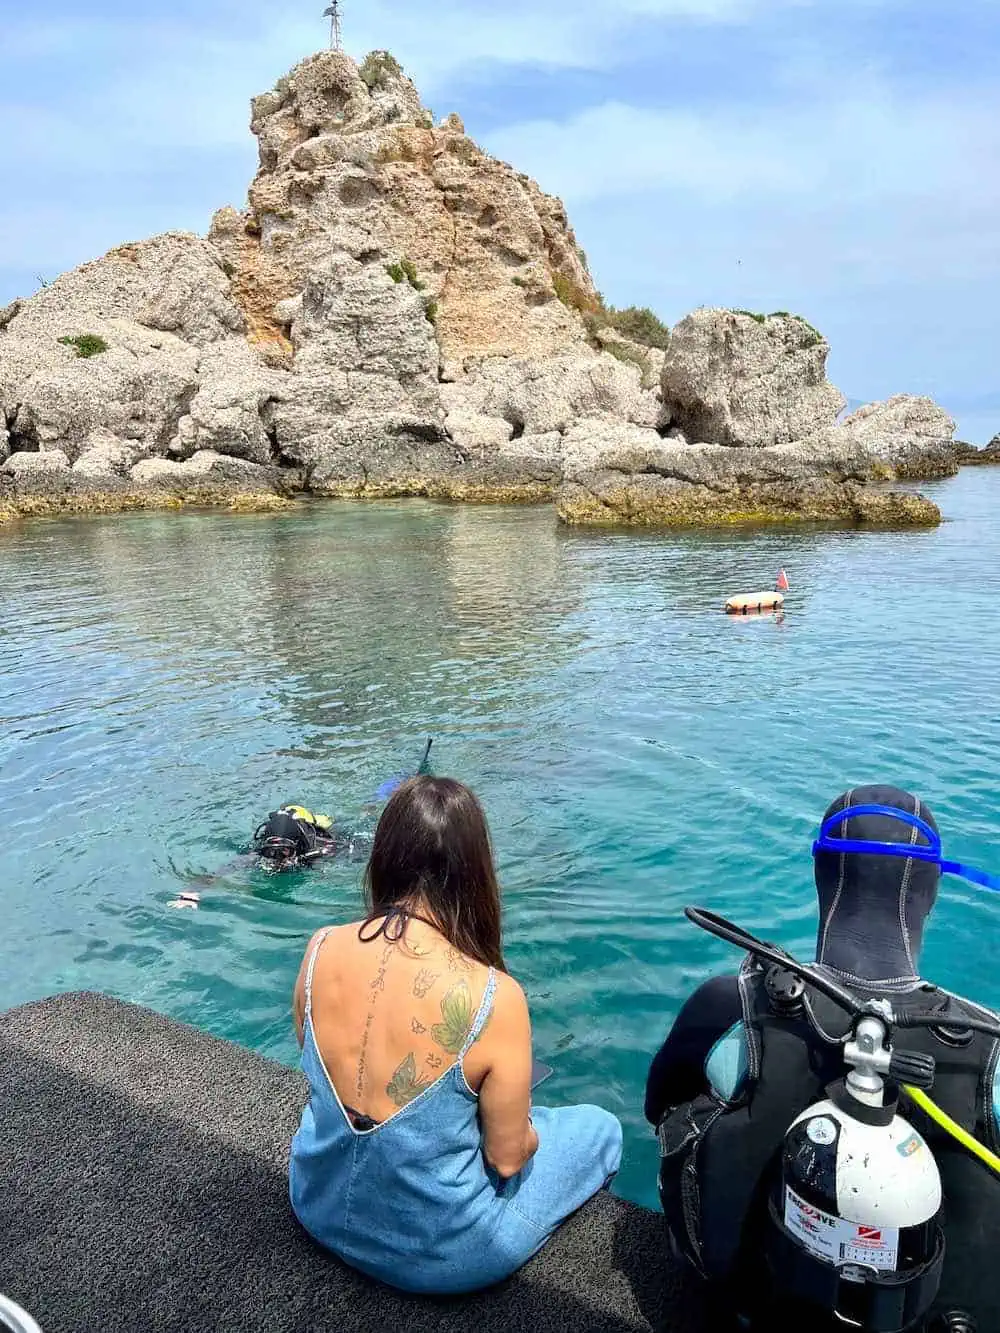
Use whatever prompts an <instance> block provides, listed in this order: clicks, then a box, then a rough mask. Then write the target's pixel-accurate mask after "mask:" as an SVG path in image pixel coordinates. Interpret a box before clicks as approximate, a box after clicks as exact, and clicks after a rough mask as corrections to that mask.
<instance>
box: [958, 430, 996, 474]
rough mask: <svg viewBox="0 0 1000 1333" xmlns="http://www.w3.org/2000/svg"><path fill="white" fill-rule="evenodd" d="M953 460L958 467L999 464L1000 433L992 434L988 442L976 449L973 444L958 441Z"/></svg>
mask: <svg viewBox="0 0 1000 1333" xmlns="http://www.w3.org/2000/svg"><path fill="white" fill-rule="evenodd" d="M955 462H956V463H957V464H958V466H959V467H986V466H989V465H990V464H1000V435H994V436H993V439H992V440H990V442H989V444H987V445H985V446H984V447H983V448H982V449H977V448H976V446H975V445H974V444H965V443H964V442H963V441H958V442H957V443H956V444H955Z"/></svg>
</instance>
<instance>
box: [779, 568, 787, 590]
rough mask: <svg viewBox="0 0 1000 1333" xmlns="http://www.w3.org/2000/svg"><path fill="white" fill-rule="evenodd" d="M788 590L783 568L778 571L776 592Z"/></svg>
mask: <svg viewBox="0 0 1000 1333" xmlns="http://www.w3.org/2000/svg"><path fill="white" fill-rule="evenodd" d="M787 591H788V575H787V574H786V573H785V571H784V570H783V569H781V570H779V571H778V592H787Z"/></svg>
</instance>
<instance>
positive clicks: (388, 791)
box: [375, 737, 434, 801]
mask: <svg viewBox="0 0 1000 1333" xmlns="http://www.w3.org/2000/svg"><path fill="white" fill-rule="evenodd" d="M433 744H434V738H433V737H431V739H430V740H429V741H428V742H427V745H426V747H425V749H424V757H423V758H422V759H421V761H420V763H419V764H418V765H417V769H416V772H415V773H395V774H393V776H392V777H391V778H388V779H387V780H386V781H385V782H383V783H382V785H381V787H379V789H378V791H377V792H376V793H375V799H376V801H388V800H389V798H390V797H391V796H393V795H395V793H396V792H397V791H398V790H399V788H400V787H401V786H402V785H403V783H404V782H408V781H409V779H410V778H413V777H420V776H421V775H422V774H425V773H429V772H430V764H429V760H430V757H431V746H432V745H433Z"/></svg>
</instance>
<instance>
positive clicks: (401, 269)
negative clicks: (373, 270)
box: [385, 256, 424, 292]
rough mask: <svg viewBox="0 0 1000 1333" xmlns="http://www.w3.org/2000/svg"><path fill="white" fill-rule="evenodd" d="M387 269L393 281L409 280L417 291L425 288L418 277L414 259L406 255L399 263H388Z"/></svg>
mask: <svg viewBox="0 0 1000 1333" xmlns="http://www.w3.org/2000/svg"><path fill="white" fill-rule="evenodd" d="M385 271H386V273H388V275H389V277H390V278H392V280H393V282H408V283H409V284H410V286H411V287H412V288H413V290H414V291H416V292H422V291H423V290H424V284H423V283H422V282H421V281H420V279H419V278H418V277H417V266H416V265H415V264H414V262H413V260H412V259H407V258H405V256H404V258H403V259H401V260H400V261H399V263H398V264H387V265H386V270H385Z"/></svg>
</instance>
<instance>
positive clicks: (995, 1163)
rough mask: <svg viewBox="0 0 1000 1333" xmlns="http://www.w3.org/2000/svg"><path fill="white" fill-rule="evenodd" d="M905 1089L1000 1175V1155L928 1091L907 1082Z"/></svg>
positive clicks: (915, 1100) (915, 1102) (924, 1109)
mask: <svg viewBox="0 0 1000 1333" xmlns="http://www.w3.org/2000/svg"><path fill="white" fill-rule="evenodd" d="M903 1091H904V1092H905V1093H906V1095H907V1097H909V1099H910V1101H911V1102H913V1104H914V1105H915V1106H919V1107H920V1109H921V1111H923V1112H924V1113H925V1114H926V1115H929V1116H930V1118H931V1119H932V1120H933V1121H934V1123H935V1124H937V1125H940V1126H941V1128H942V1129H943V1130H944V1132H945V1133H946V1134H950V1135H951V1137H952V1138H953V1139H956V1140H957V1141H958V1142H959V1143H960V1144H961V1145H962V1147H963V1148H966V1149H968V1151H969V1152H971V1153H972V1154H973V1156H975V1157H978V1158H979V1160H980V1161H981V1162H985V1164H986V1165H987V1166H988V1167H989V1168H990V1170H991V1171H995V1172H996V1173H997V1175H1000V1157H998V1156H997V1155H996V1153H992V1152H990V1150H989V1148H984V1147H983V1145H982V1144H981V1143H980V1142H979V1140H978V1139H974V1138H973V1137H972V1135H971V1134H969V1133H968V1132H967V1131H966V1130H964V1129H963V1128H962V1126H961V1125H960V1124H958V1123H957V1122H956V1121H954V1120H952V1118H951V1116H950V1115H947V1114H946V1113H945V1112H944V1111H942V1110H941V1108H940V1106H938V1105H937V1103H936V1102H932V1101H931V1099H930V1098H929V1097H928V1096H927V1093H926V1092H921V1090H920V1089H919V1088H911V1087H909V1086H908V1085H906V1084H904V1086H903Z"/></svg>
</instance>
